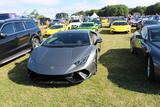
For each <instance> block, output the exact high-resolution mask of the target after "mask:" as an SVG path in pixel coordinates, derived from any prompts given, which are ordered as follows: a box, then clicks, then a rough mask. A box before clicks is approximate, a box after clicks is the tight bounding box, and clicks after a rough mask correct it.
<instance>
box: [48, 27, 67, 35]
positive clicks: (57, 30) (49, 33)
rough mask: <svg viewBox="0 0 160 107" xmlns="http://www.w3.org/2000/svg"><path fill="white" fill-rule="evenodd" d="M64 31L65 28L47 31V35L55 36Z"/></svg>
mask: <svg viewBox="0 0 160 107" xmlns="http://www.w3.org/2000/svg"><path fill="white" fill-rule="evenodd" d="M62 30H64V29H63V28H61V29H47V30H46V34H47V35H52V34H54V33H57V32H59V31H62Z"/></svg>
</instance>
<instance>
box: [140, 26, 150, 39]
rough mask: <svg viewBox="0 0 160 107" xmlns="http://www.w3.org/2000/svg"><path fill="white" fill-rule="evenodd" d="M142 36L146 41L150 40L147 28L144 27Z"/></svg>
mask: <svg viewBox="0 0 160 107" xmlns="http://www.w3.org/2000/svg"><path fill="white" fill-rule="evenodd" d="M141 34H142V37H143V38H144V39H148V38H147V28H146V27H144V28H143V29H142V31H141Z"/></svg>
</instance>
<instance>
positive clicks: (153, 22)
mask: <svg viewBox="0 0 160 107" xmlns="http://www.w3.org/2000/svg"><path fill="white" fill-rule="evenodd" d="M144 24H147V25H152V24H158V21H153V20H151V21H145V22H144Z"/></svg>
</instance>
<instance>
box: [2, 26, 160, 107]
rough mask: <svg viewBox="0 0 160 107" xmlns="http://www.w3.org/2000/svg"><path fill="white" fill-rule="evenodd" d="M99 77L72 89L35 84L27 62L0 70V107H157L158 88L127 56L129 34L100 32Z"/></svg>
mask: <svg viewBox="0 0 160 107" xmlns="http://www.w3.org/2000/svg"><path fill="white" fill-rule="evenodd" d="M100 34H101V36H102V38H103V44H102V52H101V57H100V60H99V64H98V73H97V74H96V75H95V76H93V77H92V78H90V79H89V80H86V81H84V82H83V83H81V84H78V85H74V86H61V85H59V86H58V85H56V86H54V85H49V86H48V85H42V84H36V83H33V82H32V81H30V80H29V78H28V77H27V69H26V65H27V58H28V56H29V55H25V56H23V57H20V58H18V59H16V60H14V61H12V62H10V63H8V64H6V65H4V66H2V67H1V68H0V107H12V106H21V107H23V106H24V107H44V106H45V107H46V106H51V107H84V106H85V107H159V106H160V84H159V83H151V82H149V81H147V80H146V78H145V69H144V66H145V65H144V63H143V60H140V57H138V56H137V55H131V54H130V52H129V39H130V36H131V34H109V30H108V28H102V29H101V31H100Z"/></svg>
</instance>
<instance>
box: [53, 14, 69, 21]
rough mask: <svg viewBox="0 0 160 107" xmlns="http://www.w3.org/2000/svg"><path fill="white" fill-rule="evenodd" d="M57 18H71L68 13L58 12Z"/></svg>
mask: <svg viewBox="0 0 160 107" xmlns="http://www.w3.org/2000/svg"><path fill="white" fill-rule="evenodd" d="M56 19H65V20H68V19H69V15H68V13H57V14H56Z"/></svg>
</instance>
